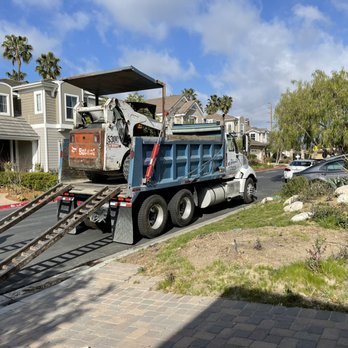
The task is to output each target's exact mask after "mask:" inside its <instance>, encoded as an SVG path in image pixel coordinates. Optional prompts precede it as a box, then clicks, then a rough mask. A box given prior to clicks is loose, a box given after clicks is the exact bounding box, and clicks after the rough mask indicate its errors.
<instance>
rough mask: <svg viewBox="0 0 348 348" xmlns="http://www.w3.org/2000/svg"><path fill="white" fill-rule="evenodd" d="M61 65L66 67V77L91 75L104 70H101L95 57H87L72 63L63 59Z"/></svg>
mask: <svg viewBox="0 0 348 348" xmlns="http://www.w3.org/2000/svg"><path fill="white" fill-rule="evenodd" d="M63 63H64V64H65V66H66V69H65V75H66V76H68V75H69V76H70V75H80V74H84V73H91V72H95V71H101V70H104V69H103V68H102V65H101V64H100V61H99V59H98V58H97V57H95V56H89V57H88V58H81V59H79V60H76V61H74V62H72V61H70V60H68V59H63Z"/></svg>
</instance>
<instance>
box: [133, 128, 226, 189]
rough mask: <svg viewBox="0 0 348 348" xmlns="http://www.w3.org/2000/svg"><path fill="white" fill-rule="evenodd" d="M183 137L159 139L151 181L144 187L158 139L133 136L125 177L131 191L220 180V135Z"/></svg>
mask: <svg viewBox="0 0 348 348" xmlns="http://www.w3.org/2000/svg"><path fill="white" fill-rule="evenodd" d="M220 134H221V133H220ZM178 137H179V138H185V136H178ZM187 138H189V139H179V140H176V139H175V140H164V139H161V141H160V150H159V153H158V155H157V157H156V164H155V169H154V172H153V175H152V178H151V181H150V182H149V183H147V184H146V183H145V174H146V170H147V168H148V166H149V163H150V159H151V154H152V150H153V147H154V144H156V142H157V141H158V139H157V138H149V137H146V138H145V137H134V139H133V143H132V152H131V158H132V157H133V158H132V160H131V163H130V174H129V185H130V187H131V189H132V190H133V191H137V190H141V191H144V190H151V189H159V188H166V187H172V186H176V185H182V184H188V183H191V182H201V181H208V180H215V179H219V178H222V177H223V176H224V170H223V169H224V158H225V148H224V144H223V141H222V138H221V135H219V136H208V137H195V136H190V137H187Z"/></svg>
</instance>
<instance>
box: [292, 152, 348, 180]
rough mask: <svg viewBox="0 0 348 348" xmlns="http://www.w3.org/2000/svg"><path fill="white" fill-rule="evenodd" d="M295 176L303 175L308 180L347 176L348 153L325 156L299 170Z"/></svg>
mask: <svg viewBox="0 0 348 348" xmlns="http://www.w3.org/2000/svg"><path fill="white" fill-rule="evenodd" d="M294 175H296V176H299V175H300V176H303V177H305V178H307V179H309V180H323V181H329V180H330V179H339V178H348V154H346V155H340V156H335V157H330V158H326V159H325V160H322V161H321V162H319V163H318V164H315V165H313V166H311V167H309V168H307V169H305V170H303V171H301V172H298V173H295V174H294Z"/></svg>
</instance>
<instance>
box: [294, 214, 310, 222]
mask: <svg viewBox="0 0 348 348" xmlns="http://www.w3.org/2000/svg"><path fill="white" fill-rule="evenodd" d="M312 216H313V213H311V212H305V213H300V214H297V215H295V216H293V217H292V218H291V221H292V222H300V221H305V220H308V219H310V218H311V217H312Z"/></svg>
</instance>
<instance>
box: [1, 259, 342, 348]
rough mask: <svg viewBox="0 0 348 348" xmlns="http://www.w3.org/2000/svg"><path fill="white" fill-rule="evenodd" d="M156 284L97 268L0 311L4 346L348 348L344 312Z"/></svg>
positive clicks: (127, 270) (124, 269)
mask: <svg viewBox="0 0 348 348" xmlns="http://www.w3.org/2000/svg"><path fill="white" fill-rule="evenodd" d="M157 282H158V279H157V278H148V277H144V276H142V275H140V274H138V267H137V266H135V265H129V264H124V263H118V262H115V261H113V262H109V263H107V264H105V265H98V266H97V267H95V269H92V270H91V271H89V272H85V273H82V274H80V275H78V276H76V277H74V278H71V279H69V280H67V281H64V282H62V283H60V284H58V285H56V286H54V287H52V288H49V289H46V290H44V291H42V292H40V293H38V294H36V295H33V296H29V297H27V298H24V299H22V300H20V301H19V302H16V303H13V304H11V305H8V306H3V307H0V323H1V325H0V346H1V347H78V348H82V347H91V348H99V347H100V348H103V347H127V348H128V347H130V348H131V347H137V348H138V347H177V348H179V347H180V348H181V347H182V348H184V347H185V348H186V347H336V346H340V347H345V346H346V347H348V314H346V313H338V312H330V311H316V310H313V309H302V308H286V307H281V306H271V305H263V304H257V303H248V302H245V301H232V300H231V301H230V300H226V299H222V298H213V297H194V296H180V295H174V294H165V293H163V292H160V291H157V290H156V283H157ZM1 303H2V302H0V306H1Z"/></svg>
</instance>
